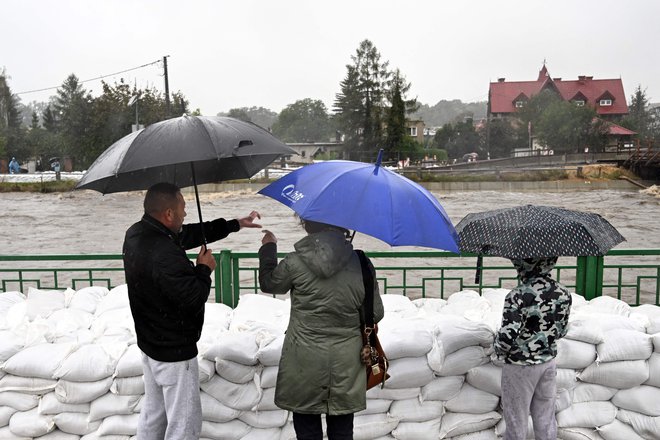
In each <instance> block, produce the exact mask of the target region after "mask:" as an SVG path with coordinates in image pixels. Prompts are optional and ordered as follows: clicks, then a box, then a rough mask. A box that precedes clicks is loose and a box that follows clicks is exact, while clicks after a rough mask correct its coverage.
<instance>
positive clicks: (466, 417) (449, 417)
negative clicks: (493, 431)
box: [440, 411, 502, 439]
mask: <svg viewBox="0 0 660 440" xmlns="http://www.w3.org/2000/svg"><path fill="white" fill-rule="evenodd" d="M501 418H502V416H501V415H500V414H499V413H497V412H495V411H492V412H489V413H486V414H464V413H451V412H447V413H445V415H444V416H442V422H441V424H440V438H441V439H442V438H445V437H456V436H459V435H463V434H468V433H471V432H477V431H483V430H484V429H489V428H491V427H493V426H495V425H496V424H497V422H498V421H499V420H500V419H501Z"/></svg>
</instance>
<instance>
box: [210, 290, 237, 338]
mask: <svg viewBox="0 0 660 440" xmlns="http://www.w3.org/2000/svg"><path fill="white" fill-rule="evenodd" d="M240 300H241V301H242V300H243V295H241V299H240ZM233 315H234V309H232V308H231V307H229V306H228V305H226V304H222V303H212V302H207V303H205V304H204V326H205V327H222V328H224V329H225V330H228V329H229V324H230V323H231V320H232V316H233Z"/></svg>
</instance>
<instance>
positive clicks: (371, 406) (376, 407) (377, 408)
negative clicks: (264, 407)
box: [262, 398, 394, 416]
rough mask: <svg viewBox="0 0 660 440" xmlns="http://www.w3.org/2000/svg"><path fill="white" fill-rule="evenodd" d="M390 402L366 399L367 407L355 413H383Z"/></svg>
mask: <svg viewBox="0 0 660 440" xmlns="http://www.w3.org/2000/svg"><path fill="white" fill-rule="evenodd" d="M262 400H263V398H262ZM392 402H394V401H393V400H386V399H367V407H366V408H365V409H363V410H362V411H358V412H356V413H355V415H356V416H366V415H368V414H384V413H386V412H388V411H389V410H390V408H391V407H392Z"/></svg>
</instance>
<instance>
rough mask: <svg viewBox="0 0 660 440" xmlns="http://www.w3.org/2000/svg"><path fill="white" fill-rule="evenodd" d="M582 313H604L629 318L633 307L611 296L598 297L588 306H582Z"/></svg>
mask: <svg viewBox="0 0 660 440" xmlns="http://www.w3.org/2000/svg"><path fill="white" fill-rule="evenodd" d="M579 311H580V312H581V313H604V314H610V315H619V316H628V315H630V312H631V307H630V305H628V303H626V302H624V301H621V300H620V299H616V298H613V297H611V296H597V297H596V298H593V299H592V300H590V301H589V302H588V303H587V304H585V305H583V306H580V307H579Z"/></svg>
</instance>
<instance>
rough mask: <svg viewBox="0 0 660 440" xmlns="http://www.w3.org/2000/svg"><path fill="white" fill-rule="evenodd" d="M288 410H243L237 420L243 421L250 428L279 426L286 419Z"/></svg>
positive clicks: (282, 424)
mask: <svg viewBox="0 0 660 440" xmlns="http://www.w3.org/2000/svg"><path fill="white" fill-rule="evenodd" d="M288 416H289V413H288V411H285V410H283V409H277V410H272V411H244V412H242V413H241V415H239V416H238V420H240V421H242V422H245V423H247V424H248V426H250V427H252V428H259V429H269V428H281V427H282V426H284V424H285V423H286V421H287V417H288Z"/></svg>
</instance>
